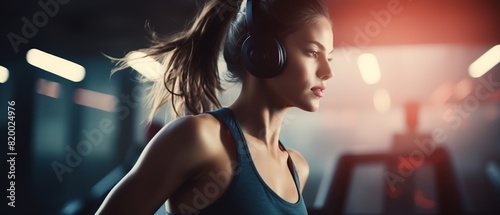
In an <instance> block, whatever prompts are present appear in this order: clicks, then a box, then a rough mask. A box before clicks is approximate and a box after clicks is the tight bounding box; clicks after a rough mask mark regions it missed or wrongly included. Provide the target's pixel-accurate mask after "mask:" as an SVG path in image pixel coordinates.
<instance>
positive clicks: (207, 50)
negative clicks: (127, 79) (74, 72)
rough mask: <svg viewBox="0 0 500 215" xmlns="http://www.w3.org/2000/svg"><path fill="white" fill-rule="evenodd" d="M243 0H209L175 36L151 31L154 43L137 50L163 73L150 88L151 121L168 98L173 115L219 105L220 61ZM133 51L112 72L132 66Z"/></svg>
mask: <svg viewBox="0 0 500 215" xmlns="http://www.w3.org/2000/svg"><path fill="white" fill-rule="evenodd" d="M241 2H242V0H208V1H207V3H206V4H205V6H204V7H203V9H202V10H201V11H200V12H199V14H198V16H197V18H196V19H195V20H194V21H193V22H192V23H191V24H190V26H188V28H186V29H185V30H184V31H181V32H179V33H177V34H175V35H173V36H170V37H167V38H162V37H160V36H158V35H157V34H155V33H154V32H152V33H151V36H152V42H153V44H152V46H151V47H149V48H145V49H141V50H138V51H139V52H142V53H145V54H146V56H147V57H152V58H154V59H156V60H157V61H159V62H160V63H161V64H162V65H163V67H162V74H161V75H162V77H161V78H159V79H156V80H151V79H148V78H147V77H144V76H143V77H142V80H144V81H153V83H152V85H151V86H150V88H149V89H148V95H147V98H146V105H148V106H150V107H151V112H150V114H149V116H148V118H147V119H148V123H150V122H151V121H152V119H153V116H154V115H155V114H156V113H157V112H158V110H159V109H160V108H161V107H162V106H163V105H164V104H166V103H167V102H168V101H170V102H171V104H172V108H173V109H172V110H173V111H172V110H170V116H171V117H173V118H177V117H180V116H182V115H187V114H193V115H197V114H200V113H203V112H205V111H210V110H213V109H214V108H220V107H221V106H222V105H221V104H220V102H219V100H218V98H217V92H216V90H219V91H223V90H224V89H223V88H222V86H221V83H220V78H219V70H218V67H217V65H218V64H217V62H218V58H219V53H220V51H221V48H222V43H223V41H224V38H225V37H226V34H227V32H228V28H229V26H230V24H231V22H232V21H233V19H234V18H235V17H236V14H237V13H238V12H239V10H240V7H241ZM133 53H134V52H131V53H128V54H127V55H126V56H125V57H124V58H122V59H118V63H117V68H116V69H114V70H113V71H112V73H114V72H116V71H118V70H122V69H125V68H127V67H130V66H131V62H132V61H134V60H137V59H130V57H131V55H132V54H133Z"/></svg>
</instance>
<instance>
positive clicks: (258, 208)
mask: <svg viewBox="0 0 500 215" xmlns="http://www.w3.org/2000/svg"><path fill="white" fill-rule="evenodd" d="M207 113H209V114H212V115H213V116H215V117H216V118H217V119H218V120H219V121H221V123H224V125H225V126H226V127H227V128H228V129H229V132H230V134H231V136H232V137H233V139H234V143H235V144H236V148H237V151H238V167H237V169H236V171H238V172H237V173H238V174H235V175H234V176H233V179H232V181H231V182H230V184H229V186H228V188H227V190H226V191H225V192H224V193H223V194H222V195H221V197H219V198H218V199H217V200H215V201H214V202H213V203H211V204H210V205H208V206H207V207H205V208H203V209H201V210H200V211H198V212H199V213H197V214H198V215H215V214H217V215H225V214H228V215H306V214H307V210H306V206H305V203H304V200H303V197H302V194H301V193H300V183H299V177H298V175H297V171H296V170H295V166H294V165H293V162H291V166H292V170H293V178H294V180H295V188H296V190H297V192H298V193H299V200H298V201H297V202H295V203H291V202H288V201H286V200H284V199H283V198H281V197H280V196H278V194H276V193H275V192H274V191H273V190H272V189H271V188H270V187H269V186H267V184H266V183H265V182H264V180H263V179H262V178H261V177H260V175H259V173H258V172H257V169H256V167H255V165H254V163H253V161H252V158H251V155H250V151H249V149H248V146H247V143H246V139H245V137H244V135H243V132H242V130H241V127H240V125H239V123H238V122H237V120H236V117H235V115H234V113H233V112H232V111H231V109H229V108H222V109H219V110H215V111H211V112H207ZM279 144H280V146H281V147H282V148H283V149H285V147H284V146H283V145H282V143H281V142H280V143H279ZM288 159H289V160H291V158H290V155H289V156H288Z"/></svg>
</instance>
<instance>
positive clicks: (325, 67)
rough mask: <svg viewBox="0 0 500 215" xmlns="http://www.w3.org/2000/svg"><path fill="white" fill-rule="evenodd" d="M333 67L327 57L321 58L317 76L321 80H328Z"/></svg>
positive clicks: (331, 74) (331, 75)
mask: <svg viewBox="0 0 500 215" xmlns="http://www.w3.org/2000/svg"><path fill="white" fill-rule="evenodd" d="M333 75H334V74H333V69H332V65H331V64H330V62H329V61H328V59H326V58H325V59H324V60H322V62H321V65H320V67H319V68H318V77H319V78H320V79H321V80H325V81H326V80H328V79H330V78H332V77H333Z"/></svg>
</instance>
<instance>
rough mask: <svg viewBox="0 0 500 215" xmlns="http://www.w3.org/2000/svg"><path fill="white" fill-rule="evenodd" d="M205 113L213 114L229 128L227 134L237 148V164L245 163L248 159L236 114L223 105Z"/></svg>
mask: <svg viewBox="0 0 500 215" xmlns="http://www.w3.org/2000/svg"><path fill="white" fill-rule="evenodd" d="M207 113H209V114H211V115H213V116H215V118H217V119H218V120H219V121H220V122H222V123H224V125H225V126H226V127H227V129H229V134H230V136H232V138H233V141H234V143H235V146H236V148H237V152H238V162H239V165H244V164H246V163H247V162H248V161H249V159H250V158H249V157H248V154H247V151H246V150H245V148H246V142H245V141H246V140H245V136H244V134H243V131H242V130H241V128H240V125H239V123H238V122H237V121H236V116H235V115H234V113H233V111H231V109H229V108H226V107H223V108H221V109H218V110H214V111H209V112H207ZM242 161H244V162H242Z"/></svg>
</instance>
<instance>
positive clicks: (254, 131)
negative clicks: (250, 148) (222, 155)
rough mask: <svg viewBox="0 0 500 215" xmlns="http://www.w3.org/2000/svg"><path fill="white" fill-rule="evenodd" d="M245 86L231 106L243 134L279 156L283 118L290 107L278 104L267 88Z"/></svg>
mask: <svg viewBox="0 0 500 215" xmlns="http://www.w3.org/2000/svg"><path fill="white" fill-rule="evenodd" d="M247 86H248V85H247ZM250 86H253V87H252V88H250V87H245V85H243V87H242V90H241V93H240V95H239V96H238V98H237V99H236V101H235V102H234V103H233V104H232V105H231V106H229V108H230V109H231V110H232V111H233V112H234V113H235V115H236V118H237V120H238V122H239V123H240V125H241V129H242V130H243V132H244V133H245V134H246V135H247V136H248V137H250V138H251V139H252V140H256V141H255V142H256V144H264V145H265V147H266V148H267V149H268V150H269V151H270V152H271V153H272V154H276V155H277V154H279V153H280V152H281V150H280V148H279V134H280V130H281V123H282V121H283V117H284V116H285V114H286V112H287V111H288V107H282V106H281V107H280V106H279V105H277V104H276V99H273V98H272V96H271V95H269V93H266V90H265V86H258V85H255V84H250Z"/></svg>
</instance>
